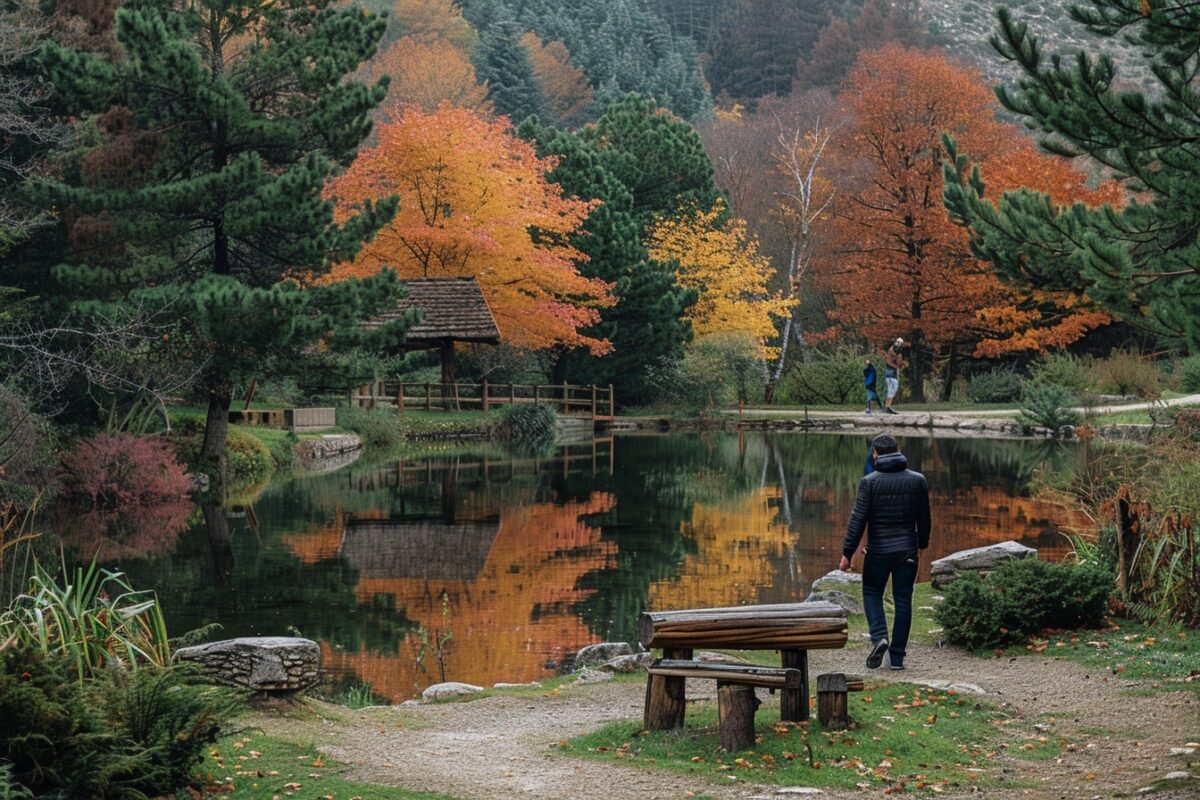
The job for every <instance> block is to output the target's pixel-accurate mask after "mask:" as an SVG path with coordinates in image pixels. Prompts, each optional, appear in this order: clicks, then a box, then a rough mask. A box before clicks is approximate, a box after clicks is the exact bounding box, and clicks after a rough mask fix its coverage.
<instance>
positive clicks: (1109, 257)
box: [945, 0, 1200, 347]
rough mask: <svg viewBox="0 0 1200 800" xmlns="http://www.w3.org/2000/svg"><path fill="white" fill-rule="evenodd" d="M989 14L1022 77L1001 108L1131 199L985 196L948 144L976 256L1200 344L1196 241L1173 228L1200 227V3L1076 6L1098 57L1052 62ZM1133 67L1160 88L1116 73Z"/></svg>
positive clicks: (953, 208) (951, 199)
mask: <svg viewBox="0 0 1200 800" xmlns="http://www.w3.org/2000/svg"><path fill="white" fill-rule="evenodd" d="M996 15H997V17H998V19H999V23H1000V26H999V31H998V33H997V35H996V36H994V37H993V39H992V42H993V44H994V46H995V47H996V48H997V49H998V50H999V52H1000V54H1001V56H1003V57H1004V58H1005V59H1006V60H1008V61H1009V62H1011V63H1012V64H1013V65H1014V66H1015V67H1016V68H1017V69H1018V70H1019V71H1020V73H1021V79H1020V81H1019V83H1018V84H1016V88H1013V87H1014V84H1012V83H1009V84H1007V85H1004V86H1001V87H999V88H998V89H997V95H998V97H999V99H1000V102H1001V103H1002V104H1003V105H1004V107H1005V108H1006V109H1007V110H1008V111H1009V112H1010V113H1012V114H1014V115H1016V116H1017V117H1019V118H1021V119H1022V120H1023V121H1024V123H1025V124H1026V125H1027V126H1028V127H1030V128H1034V129H1036V130H1038V131H1039V132H1040V133H1041V143H1042V144H1043V145H1044V146H1045V147H1047V148H1049V149H1050V150H1051V151H1052V152H1054V153H1058V154H1061V155H1063V156H1066V157H1070V158H1078V157H1080V156H1085V157H1088V158H1090V159H1092V160H1094V161H1096V162H1098V163H1099V164H1101V165H1103V167H1104V168H1105V172H1106V173H1107V174H1111V175H1113V176H1114V177H1115V178H1116V179H1117V180H1119V181H1121V182H1122V183H1123V184H1124V185H1125V187H1126V188H1127V189H1129V190H1130V191H1131V192H1137V193H1139V199H1138V202H1129V203H1126V204H1125V205H1124V206H1123V207H1122V208H1120V209H1119V210H1118V209H1114V208H1111V207H1104V208H1094V209H1089V208H1086V207H1084V206H1082V205H1075V206H1072V207H1063V206H1059V205H1056V204H1054V203H1052V202H1050V200H1049V198H1048V197H1047V196H1046V195H1045V194H1042V193H1038V192H1033V191H1029V190H1018V191H1013V192H1007V193H1005V194H1003V195H1001V196H1000V197H999V198H997V197H995V196H994V194H993V195H987V194H985V186H984V183H983V180H982V177H981V175H980V173H979V171H978V169H977V168H973V167H971V165H970V163H969V159H968V158H967V157H966V156H961V157H960V156H959V155H958V154H957V152H956V148H955V146H954V143H953V142H952V141H948V142H947V153H948V155H949V160H948V162H947V163H946V164H945V176H946V181H945V186H946V188H945V202H946V206H947V207H948V208H949V210H950V212H951V214H952V216H954V217H955V218H956V219H958V220H961V221H964V222H965V223H966V224H967V225H968V226H969V228H970V230H971V244H972V247H973V249H974V250H975V252H976V253H977V254H978V255H979V256H981V257H982V258H984V259H986V260H988V261H991V262H993V263H994V264H995V265H996V266H997V267H998V268H999V269H1000V271H1001V272H1002V273H1003V274H1004V275H1005V276H1007V277H1008V278H1010V279H1015V280H1022V281H1029V282H1031V283H1032V284H1033V285H1034V286H1036V287H1037V288H1039V289H1042V290H1051V289H1055V290H1067V291H1072V292H1076V293H1077V294H1079V295H1081V296H1082V295H1086V296H1087V297H1089V298H1091V299H1092V300H1093V301H1095V302H1096V303H1098V304H1099V305H1100V306H1102V307H1103V308H1105V309H1106V310H1108V311H1109V312H1110V313H1112V314H1114V315H1115V316H1118V317H1121V318H1124V319H1126V320H1129V321H1132V322H1134V323H1135V324H1138V325H1141V326H1145V327H1147V328H1149V329H1151V330H1153V331H1155V332H1157V333H1159V334H1160V335H1161V336H1163V337H1166V338H1171V339H1176V340H1182V341H1184V342H1187V343H1188V344H1189V345H1190V346H1192V347H1195V346H1196V345H1197V344H1200V274H1198V273H1197V271H1196V269H1195V265H1196V263H1197V262H1198V261H1200V240H1198V239H1197V238H1196V237H1194V236H1191V235H1182V236H1181V235H1179V232H1180V231H1194V230H1196V229H1197V227H1198V226H1200V205H1198V204H1197V203H1196V202H1195V190H1196V175H1197V174H1200V154H1198V153H1196V152H1195V151H1194V150H1193V149H1192V148H1191V146H1190V142H1192V141H1193V140H1194V139H1195V137H1196V136H1197V135H1198V134H1200V121H1198V120H1197V117H1196V114H1195V110H1196V109H1195V106H1196V103H1195V96H1194V92H1193V88H1192V82H1193V79H1194V76H1193V70H1192V69H1191V67H1190V66H1189V65H1190V64H1191V63H1192V60H1193V59H1194V57H1195V54H1196V52H1197V50H1198V49H1200V7H1197V6H1195V5H1194V4H1191V3H1158V2H1151V3H1135V2H1128V1H1127V0H1094V2H1092V3H1090V4H1076V5H1075V6H1073V7H1072V8H1071V10H1070V17H1071V19H1072V20H1073V22H1074V23H1075V24H1076V25H1077V26H1078V27H1080V28H1082V29H1085V30H1086V32H1087V33H1089V34H1092V35H1093V36H1094V37H1095V38H1094V39H1092V40H1091V41H1094V45H1093V46H1094V47H1095V48H1096V52H1093V53H1087V52H1081V53H1080V54H1079V56H1078V58H1075V59H1072V58H1062V59H1060V58H1059V57H1058V55H1057V54H1055V56H1054V57H1050V56H1049V54H1048V53H1047V52H1046V51H1045V48H1044V47H1043V46H1042V44H1041V42H1040V41H1039V40H1038V38H1037V37H1036V36H1035V33H1036V32H1037V31H1036V30H1034V29H1031V28H1030V26H1029V25H1027V24H1026V23H1025V22H1023V21H1020V20H1019V19H1017V18H1016V17H1015V16H1014V13H1013V12H1012V11H1011V10H1010V9H1008V8H1006V7H1004V6H1000V7H999V8H998V9H997V11H996ZM1081 32H1083V31H1081ZM1081 38H1082V37H1081ZM1126 43H1128V45H1130V47H1129V48H1128V49H1129V50H1131V51H1132V52H1133V54H1134V55H1133V58H1135V59H1138V60H1140V61H1141V63H1140V64H1132V65H1127V66H1124V67H1123V68H1122V72H1121V76H1120V77H1118V74H1117V69H1116V67H1115V65H1114V61H1113V58H1112V57H1111V56H1110V55H1109V53H1110V52H1112V51H1113V50H1115V49H1117V48H1120V47H1121V46H1122V45H1124V44H1126ZM1136 72H1141V73H1142V74H1144V75H1146V76H1147V78H1148V79H1150V80H1153V82H1154V83H1156V84H1157V85H1155V86H1152V87H1149V88H1147V89H1145V90H1136V89H1131V88H1130V86H1129V84H1128V83H1127V82H1126V76H1127V75H1128V74H1130V73H1136Z"/></svg>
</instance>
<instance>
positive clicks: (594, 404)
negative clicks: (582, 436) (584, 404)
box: [592, 383, 596, 419]
mask: <svg viewBox="0 0 1200 800" xmlns="http://www.w3.org/2000/svg"><path fill="white" fill-rule="evenodd" d="M595 418H596V384H594V383H593V384H592V419H595Z"/></svg>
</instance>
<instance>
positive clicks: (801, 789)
mask: <svg viewBox="0 0 1200 800" xmlns="http://www.w3.org/2000/svg"><path fill="white" fill-rule="evenodd" d="M776 794H824V792H822V791H821V790H820V789H817V788H815V787H812V786H780V787H779V790H778V791H777V792H776Z"/></svg>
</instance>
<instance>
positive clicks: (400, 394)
mask: <svg viewBox="0 0 1200 800" xmlns="http://www.w3.org/2000/svg"><path fill="white" fill-rule="evenodd" d="M396 410H397V411H399V412H401V413H403V412H404V381H400V384H399V386H397V387H396Z"/></svg>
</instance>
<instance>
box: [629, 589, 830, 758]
mask: <svg viewBox="0 0 1200 800" xmlns="http://www.w3.org/2000/svg"><path fill="white" fill-rule="evenodd" d="M638 640H639V641H640V642H641V643H642V645H643V646H644V647H646V648H647V649H649V648H655V647H658V648H662V651H663V657H662V659H659V660H658V661H656V662H654V664H653V665H652V666H651V667H650V670H649V673H650V674H649V677H648V678H647V679H646V706H645V713H644V718H643V724H644V727H645V728H646V729H647V730H669V729H671V728H680V727H682V726H683V716H684V708H685V688H686V681H687V679H688V678H707V679H710V680H715V681H717V701H718V703H717V705H718V713H719V714H720V715H721V717H722V720H723V722H722V726H721V727H722V731H724V729H725V724H724V719H725V717H726V716H727V714H728V715H729V716H730V720H731V721H730V727H731V728H732V727H734V719H740V718H744V717H745V716H746V711H747V709H748V711H749V727H748V729H749V731H750V733H751V736H750V744H753V721H754V709H755V708H757V706H758V701H757V699H756V698H755V697H754V687H756V686H761V687H765V688H768V689H771V690H779V692H780V704H779V705H780V709H779V715H780V719H782V720H783V721H785V722H803V721H805V720H807V719H808V718H809V712H808V694H809V693H808V651H809V650H817V649H836V648H840V647H844V646H845V645H846V612H845V610H843V609H842V608H841V607H840V606H838V605H835V604H834V603H825V602H818V603H780V604H776V605H761V606H729V607H725V608H698V609H687V610H683V611H646V612H643V613H642V615H641V617H640V618H639V620H638ZM695 648H709V649H733V650H778V651H779V654H780V666H781V668H780V669H775V668H771V667H759V666H751V665H735V664H708V663H704V662H698V661H693V660H691V659H692V654H693V651H694V649H695ZM723 693H724V694H723ZM723 697H724V706H727V708H723V704H722V698H723ZM737 727H738V730H739V731H740V733H738V734H737V735H736V736H735V735H734V734H730V737H731V741H734V740H737V741H738V742H741V741H744V738H745V736H744V734H745V731H746V730H747V726H746V725H745V724H744V719H743V720H742V722H739V723H738V724H737ZM722 744H726V743H725V734H724V733H723V734H722ZM746 746H749V745H743V746H736V747H729V746H728V745H727V744H726V748H727V749H730V750H735V749H745V747H746Z"/></svg>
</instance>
